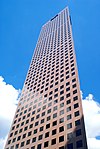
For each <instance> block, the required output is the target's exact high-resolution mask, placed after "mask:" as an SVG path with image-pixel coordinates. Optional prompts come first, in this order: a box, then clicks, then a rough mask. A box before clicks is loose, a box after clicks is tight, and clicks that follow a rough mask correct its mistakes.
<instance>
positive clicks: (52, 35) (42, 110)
mask: <svg viewBox="0 0 100 149" xmlns="http://www.w3.org/2000/svg"><path fill="white" fill-rule="evenodd" d="M5 149H87V141H86V134H85V126H84V118H83V111H82V101H81V94H80V86H79V80H78V72H77V65H76V57H75V51H74V44H73V38H72V29H71V19H70V16H69V12H68V8H65V9H64V10H62V11H61V12H60V13H58V14H57V15H56V16H55V17H54V18H52V19H51V20H49V21H48V22H47V23H46V24H45V25H43V27H42V30H41V33H40V36H39V39H38V42H37V45H36V48H35V52H34V55H33V58H32V61H31V64H30V67H29V70H28V74H27V77H26V80H25V83H24V87H23V90H22V93H21V96H20V101H19V103H18V107H17V110H16V113H15V117H14V120H13V123H12V126H11V130H10V133H9V136H8V140H7V143H6V146H5Z"/></svg>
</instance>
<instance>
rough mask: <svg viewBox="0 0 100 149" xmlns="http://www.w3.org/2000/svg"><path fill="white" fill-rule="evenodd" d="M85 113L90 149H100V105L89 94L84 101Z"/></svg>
mask: <svg viewBox="0 0 100 149" xmlns="http://www.w3.org/2000/svg"><path fill="white" fill-rule="evenodd" d="M82 103H83V112H84V119H85V127H86V133H87V141H88V146H89V149H100V140H99V139H97V138H98V137H100V104H99V103H98V102H96V101H95V100H94V97H93V95H92V94H89V95H88V96H87V97H86V98H85V99H84V100H82Z"/></svg>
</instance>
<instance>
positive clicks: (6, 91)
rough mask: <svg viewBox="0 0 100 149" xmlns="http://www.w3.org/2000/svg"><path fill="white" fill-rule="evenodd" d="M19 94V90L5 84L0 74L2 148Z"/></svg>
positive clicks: (0, 143)
mask: <svg viewBox="0 0 100 149" xmlns="http://www.w3.org/2000/svg"><path fill="white" fill-rule="evenodd" d="M19 94H20V90H16V89H15V88H14V87H13V86H12V85H10V84H6V82H5V81H4V78H3V77H1V76H0V149H1V148H3V145H4V142H5V140H6V138H7V137H6V136H7V134H8V132H9V129H10V126H11V123H12V120H13V117H14V113H15V110H16V104H17V103H18V96H19ZM1 146H2V147H1Z"/></svg>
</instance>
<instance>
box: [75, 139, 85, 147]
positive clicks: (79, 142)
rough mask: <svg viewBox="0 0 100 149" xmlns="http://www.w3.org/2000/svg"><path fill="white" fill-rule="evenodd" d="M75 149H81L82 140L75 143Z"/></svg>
mask: <svg viewBox="0 0 100 149" xmlns="http://www.w3.org/2000/svg"><path fill="white" fill-rule="evenodd" d="M76 147H77V148H80V147H83V143H82V140H79V141H77V142H76Z"/></svg>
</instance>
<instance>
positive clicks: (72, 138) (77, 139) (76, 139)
mask: <svg viewBox="0 0 100 149" xmlns="http://www.w3.org/2000/svg"><path fill="white" fill-rule="evenodd" d="M75 123H76V125H77V126H76V128H75V130H74V131H73V132H71V133H68V135H67V139H68V142H66V144H65V146H64V147H61V148H60V149H88V146H87V139H86V131H85V125H84V118H83V116H82V118H81V120H77V121H75Z"/></svg>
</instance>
